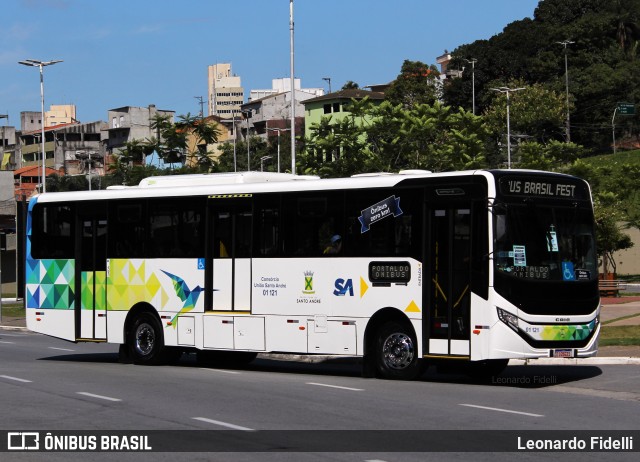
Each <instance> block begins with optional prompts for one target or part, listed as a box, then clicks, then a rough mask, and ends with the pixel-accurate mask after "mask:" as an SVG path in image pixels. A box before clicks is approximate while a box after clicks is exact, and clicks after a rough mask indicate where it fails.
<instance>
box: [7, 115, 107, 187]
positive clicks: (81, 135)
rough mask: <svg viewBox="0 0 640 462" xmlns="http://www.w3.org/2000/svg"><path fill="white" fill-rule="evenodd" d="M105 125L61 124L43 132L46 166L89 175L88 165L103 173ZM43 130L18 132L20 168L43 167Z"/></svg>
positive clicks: (99, 122)
mask: <svg viewBox="0 0 640 462" xmlns="http://www.w3.org/2000/svg"><path fill="white" fill-rule="evenodd" d="M105 129H106V124H105V123H104V122H101V121H97V122H88V123H79V122H74V123H70V124H60V125H56V126H53V127H46V128H45V129H44V139H45V143H44V149H45V153H46V155H45V157H46V160H45V165H46V166H47V168H50V169H52V170H53V171H56V172H60V173H62V174H66V175H78V174H84V173H87V172H88V169H89V165H90V164H91V166H92V169H95V168H97V169H98V170H97V172H96V173H97V174H99V175H102V174H104V155H105V152H104V145H103V143H102V133H103V132H104V131H105ZM41 137H42V130H35V131H22V132H21V133H20V149H21V159H20V160H21V162H20V166H21V167H30V166H39V165H41V164H42V143H41V142H40V138H41Z"/></svg>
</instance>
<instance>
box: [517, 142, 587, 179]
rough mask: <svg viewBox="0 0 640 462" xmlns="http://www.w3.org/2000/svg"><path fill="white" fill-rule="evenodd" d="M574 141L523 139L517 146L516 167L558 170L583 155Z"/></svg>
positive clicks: (580, 148) (580, 147) (583, 152)
mask: <svg viewBox="0 0 640 462" xmlns="http://www.w3.org/2000/svg"><path fill="white" fill-rule="evenodd" d="M585 151H586V150H585V149H584V148H583V147H582V146H579V145H577V144H575V143H564V142H561V141H556V140H551V141H550V142H549V143H547V144H542V143H539V142H537V141H525V142H522V143H520V145H519V146H518V162H517V164H518V168H528V169H532V170H546V171H559V170H562V168H566V167H567V166H568V165H570V164H571V163H573V162H574V161H576V160H577V159H579V158H581V157H583V156H584V155H585Z"/></svg>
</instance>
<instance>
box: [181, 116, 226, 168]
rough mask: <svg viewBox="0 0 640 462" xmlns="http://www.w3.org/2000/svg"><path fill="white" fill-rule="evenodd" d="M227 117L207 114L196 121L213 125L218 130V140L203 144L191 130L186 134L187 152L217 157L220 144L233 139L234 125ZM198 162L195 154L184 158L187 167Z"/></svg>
mask: <svg viewBox="0 0 640 462" xmlns="http://www.w3.org/2000/svg"><path fill="white" fill-rule="evenodd" d="M230 122H231V121H229V120H228V119H223V118H222V117H219V116H209V117H205V118H204V119H202V120H201V121H200V122H198V123H205V124H211V125H214V126H215V128H216V129H217V130H218V132H219V133H218V141H217V142H216V143H213V144H205V143H204V142H203V141H202V140H199V139H197V137H196V136H195V135H194V134H193V131H191V132H190V133H188V134H187V152H188V153H196V152H199V153H200V154H204V153H208V154H209V157H210V158H212V159H217V158H218V157H219V156H220V154H221V152H220V151H219V150H218V148H219V147H220V146H222V145H223V144H224V143H227V142H230V141H233V136H234V131H233V129H234V126H235V124H233V123H230ZM197 163H198V156H197V155H189V154H187V157H186V159H185V165H186V166H188V167H193V166H195V165H196V164H197Z"/></svg>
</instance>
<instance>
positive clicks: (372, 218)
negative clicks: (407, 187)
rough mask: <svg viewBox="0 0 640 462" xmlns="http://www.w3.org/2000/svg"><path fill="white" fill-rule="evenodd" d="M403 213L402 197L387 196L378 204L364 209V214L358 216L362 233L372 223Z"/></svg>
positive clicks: (367, 229)
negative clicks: (401, 206)
mask: <svg viewBox="0 0 640 462" xmlns="http://www.w3.org/2000/svg"><path fill="white" fill-rule="evenodd" d="M400 215H402V209H400V198H399V197H396V196H390V197H387V198H386V199H385V200H382V201H380V202H378V203H377V204H374V205H372V206H371V207H367V208H366V209H364V210H362V215H360V216H359V217H358V220H359V221H360V225H361V226H362V228H361V229H360V233H366V232H367V231H369V228H370V227H371V225H372V224H374V223H376V222H378V221H380V220H382V219H384V218H387V217H390V216H393V217H398V216H400Z"/></svg>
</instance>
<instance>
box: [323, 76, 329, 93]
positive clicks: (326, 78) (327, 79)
mask: <svg viewBox="0 0 640 462" xmlns="http://www.w3.org/2000/svg"><path fill="white" fill-rule="evenodd" d="M322 80H324V81H325V82H327V83H328V84H329V93H331V77H322Z"/></svg>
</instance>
